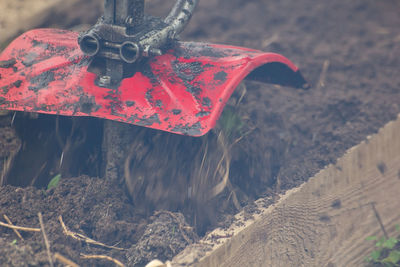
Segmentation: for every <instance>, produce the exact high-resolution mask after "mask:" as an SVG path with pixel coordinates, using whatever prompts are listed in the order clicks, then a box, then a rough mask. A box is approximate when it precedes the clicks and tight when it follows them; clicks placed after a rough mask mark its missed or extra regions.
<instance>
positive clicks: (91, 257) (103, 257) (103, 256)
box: [81, 254, 125, 267]
mask: <svg viewBox="0 0 400 267" xmlns="http://www.w3.org/2000/svg"><path fill="white" fill-rule="evenodd" d="M81 257H82V258H83V259H97V260H108V261H112V262H114V263H115V264H116V265H117V266H120V267H125V265H124V264H123V263H122V262H120V261H119V260H116V259H114V258H111V257H110V256H106V255H85V254H81Z"/></svg>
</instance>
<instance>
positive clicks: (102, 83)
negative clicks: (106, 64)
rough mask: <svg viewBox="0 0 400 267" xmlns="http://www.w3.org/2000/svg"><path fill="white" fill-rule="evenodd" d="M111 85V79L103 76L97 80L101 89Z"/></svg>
mask: <svg viewBox="0 0 400 267" xmlns="http://www.w3.org/2000/svg"><path fill="white" fill-rule="evenodd" d="M110 84H111V77H110V76H107V75H104V76H101V77H100V78H99V85H100V86H102V87H106V86H109V85H110Z"/></svg>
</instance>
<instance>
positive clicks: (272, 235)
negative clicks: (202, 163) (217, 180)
mask: <svg viewBox="0 0 400 267" xmlns="http://www.w3.org/2000/svg"><path fill="white" fill-rule="evenodd" d="M266 201H267V202H268V200H264V199H260V200H258V201H256V205H257V207H258V210H259V211H260V213H259V214H256V215H254V218H253V219H251V220H245V219H244V214H243V213H240V214H238V215H237V216H236V219H237V220H236V222H235V223H234V224H233V226H231V227H230V228H229V229H226V230H222V229H217V230H215V231H213V232H212V233H210V234H209V235H208V236H207V237H205V238H204V239H203V240H202V241H200V242H199V243H198V244H195V245H192V246H190V247H188V248H186V249H185V250H184V251H183V252H182V253H180V254H179V255H178V256H176V257H175V258H174V260H173V266H208V267H212V266H240V267H244V266H330V267H333V266H361V265H362V264H363V263H365V262H364V259H365V257H366V256H367V255H368V254H369V252H370V251H371V250H372V249H373V243H371V241H365V238H366V237H368V236H371V235H378V236H383V231H382V229H381V227H380V224H379V222H378V218H377V217H378V216H377V214H378V215H379V217H380V218H381V220H382V224H383V226H384V228H385V229H386V231H387V232H388V233H389V235H390V234H393V233H394V231H395V225H396V224H398V223H400V212H399V210H400V117H399V118H398V119H397V120H396V121H393V122H390V123H388V124H387V125H386V126H385V127H383V128H382V129H381V130H380V131H379V133H377V134H375V135H373V136H371V137H368V138H367V140H366V141H364V142H362V143H361V144H359V145H357V146H355V147H353V148H351V149H350V150H348V151H347V153H346V154H345V155H344V156H343V157H341V158H340V159H338V161H337V163H336V164H335V165H330V166H328V167H327V168H325V169H324V170H322V171H320V172H319V173H318V174H317V175H316V176H314V177H313V178H311V179H310V180H309V181H308V182H307V183H305V184H303V185H302V186H300V187H298V188H296V189H293V190H291V191H289V192H287V193H286V194H285V195H284V196H282V197H281V198H280V200H279V201H278V202H277V203H276V204H274V205H273V206H270V207H268V208H263V205H264V203H265V202H266ZM241 224H242V225H241ZM237 225H238V226H237ZM207 250H209V251H207Z"/></svg>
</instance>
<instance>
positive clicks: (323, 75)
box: [317, 60, 330, 89]
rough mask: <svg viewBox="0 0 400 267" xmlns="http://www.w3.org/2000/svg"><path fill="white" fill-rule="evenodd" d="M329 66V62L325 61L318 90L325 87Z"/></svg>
mask: <svg viewBox="0 0 400 267" xmlns="http://www.w3.org/2000/svg"><path fill="white" fill-rule="evenodd" d="M329 64H330V62H329V60H325V61H324V64H323V65H322V71H321V74H320V76H319V80H318V84H317V87H318V89H320V88H323V87H325V80H326V74H327V72H328V68H329Z"/></svg>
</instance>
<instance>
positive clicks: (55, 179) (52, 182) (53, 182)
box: [47, 174, 61, 191]
mask: <svg viewBox="0 0 400 267" xmlns="http://www.w3.org/2000/svg"><path fill="white" fill-rule="evenodd" d="M60 180H61V174H57V175H56V176H54V177H53V178H52V179H51V180H50V182H49V184H48V185H47V191H48V190H50V189H52V188H56V187H57V185H58V183H59V182H60Z"/></svg>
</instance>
